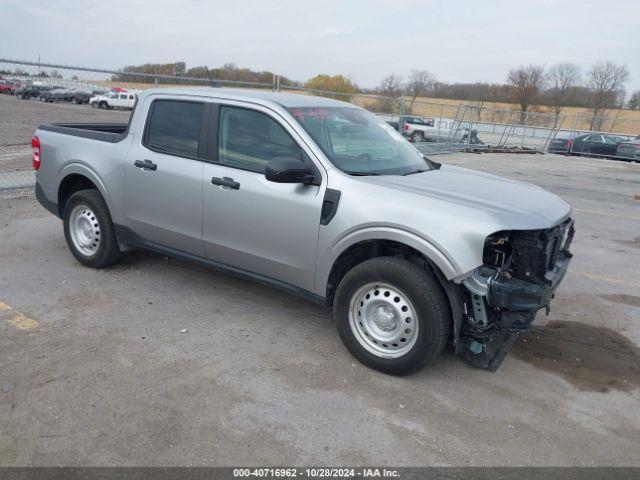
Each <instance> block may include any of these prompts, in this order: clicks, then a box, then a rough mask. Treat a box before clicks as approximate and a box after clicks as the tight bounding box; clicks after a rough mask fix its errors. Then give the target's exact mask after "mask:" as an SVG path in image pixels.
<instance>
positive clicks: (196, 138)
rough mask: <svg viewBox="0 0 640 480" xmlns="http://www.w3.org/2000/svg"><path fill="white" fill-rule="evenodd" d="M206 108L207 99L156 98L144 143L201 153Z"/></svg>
mask: <svg viewBox="0 0 640 480" xmlns="http://www.w3.org/2000/svg"><path fill="white" fill-rule="evenodd" d="M203 112H204V104H203V103H198V102H183V101H175V100H156V101H154V102H153V104H152V105H151V110H150V113H149V115H150V117H149V123H148V125H147V131H146V135H145V142H144V144H145V145H146V146H147V147H149V148H151V149H152V150H157V151H159V152H161V153H167V154H171V155H178V156H182V157H197V156H198V145H199V142H200V130H201V126H202V116H203Z"/></svg>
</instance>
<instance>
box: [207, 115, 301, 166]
mask: <svg viewBox="0 0 640 480" xmlns="http://www.w3.org/2000/svg"><path fill="white" fill-rule="evenodd" d="M218 144H219V151H218V160H219V162H220V163H222V164H224V165H227V166H229V167H234V168H240V169H242V170H249V171H252V172H259V173H264V168H265V166H266V165H267V163H268V162H269V161H270V160H272V159H274V158H276V157H294V158H299V159H301V160H302V159H303V158H304V157H303V154H302V150H301V149H300V147H299V146H298V144H297V143H296V141H295V140H294V139H293V138H291V135H289V134H288V133H287V132H286V130H285V129H284V128H283V127H282V126H281V125H280V124H279V123H278V122H276V121H275V120H274V119H273V118H271V117H269V116H268V115H265V114H264V113H261V112H256V111H254V110H247V109H244V108H235V107H226V106H224V107H222V108H221V111H220V132H219V138H218Z"/></svg>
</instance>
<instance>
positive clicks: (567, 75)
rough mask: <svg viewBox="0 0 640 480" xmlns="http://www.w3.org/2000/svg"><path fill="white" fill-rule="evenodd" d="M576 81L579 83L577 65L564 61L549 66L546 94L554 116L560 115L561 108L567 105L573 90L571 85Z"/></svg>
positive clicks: (575, 83)
mask: <svg viewBox="0 0 640 480" xmlns="http://www.w3.org/2000/svg"><path fill="white" fill-rule="evenodd" d="M578 83H580V68H579V67H578V66H577V65H574V64H573V63H567V62H565V63H557V64H555V65H553V66H552V67H551V68H549V71H548V72H547V84H548V85H549V91H548V95H549V99H550V100H551V103H552V105H553V110H554V112H555V114H556V116H558V115H560V112H562V109H563V108H564V107H566V106H567V105H569V103H570V102H571V100H572V99H571V96H572V93H573V92H574V89H573V88H572V87H575V86H576V85H577V84H578ZM556 122H557V119H556Z"/></svg>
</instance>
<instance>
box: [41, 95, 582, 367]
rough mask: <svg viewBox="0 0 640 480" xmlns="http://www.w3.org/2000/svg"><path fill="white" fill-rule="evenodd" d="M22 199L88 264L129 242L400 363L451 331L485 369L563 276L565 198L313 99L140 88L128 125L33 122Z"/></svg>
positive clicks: (409, 362) (439, 344) (421, 358)
mask: <svg viewBox="0 0 640 480" xmlns="http://www.w3.org/2000/svg"><path fill="white" fill-rule="evenodd" d="M32 146H33V149H34V156H33V165H34V168H35V169H36V171H37V176H36V178H37V184H36V196H37V198H38V200H39V201H40V203H41V204H42V205H43V206H44V207H45V208H47V209H48V210H49V211H51V212H52V213H54V214H55V215H57V216H58V217H60V218H61V219H62V220H63V225H64V235H65V237H66V241H67V244H68V246H69V249H70V250H71V253H72V254H73V255H74V256H75V258H76V259H77V260H78V261H79V262H80V263H82V264H84V265H87V266H90V267H94V268H101V267H107V266H109V265H112V264H114V263H115V262H117V261H118V259H119V258H121V256H122V255H123V254H125V252H128V251H130V250H132V249H135V248H143V249H149V250H154V251H156V252H161V253H163V254H166V255H172V256H175V257H179V258H181V259H185V260H189V261H193V262H197V263H200V264H203V265H208V266H211V267H216V268H219V269H222V270H225V271H227V272H231V273H233V274H237V275H242V276H245V277H249V278H251V279H254V280H257V281H260V282H264V283H266V284H268V285H273V286H276V287H280V288H283V289H285V290H288V291H290V292H293V293H296V294H299V295H302V296H304V297H306V298H308V299H311V300H313V301H316V302H319V303H321V304H324V305H327V306H331V307H332V308H333V315H334V318H335V322H336V325H337V328H338V332H339V334H340V337H341V339H342V340H343V342H344V344H345V345H346V347H347V348H348V349H349V351H350V352H351V353H352V354H353V355H354V356H355V357H356V358H358V359H359V360H360V361H362V362H363V363H365V364H366V365H368V366H370V367H373V368H376V369H378V370H381V371H384V372H388V373H394V374H403V373H408V372H411V371H415V370H417V369H419V368H421V367H423V366H425V365H427V364H429V363H431V362H433V361H434V360H435V359H436V358H437V357H438V356H439V355H440V354H441V353H442V351H443V349H444V348H445V347H446V346H447V345H451V347H452V348H453V349H454V351H455V353H456V354H457V355H459V356H461V357H463V358H465V359H466V360H468V361H469V362H471V363H472V364H473V365H475V366H478V367H482V368H486V369H489V370H495V369H496V368H497V367H498V366H499V365H500V363H501V362H502V360H503V359H504V357H505V355H506V354H507V353H508V352H509V350H510V348H511V346H512V345H513V343H514V341H515V340H516V339H517V338H518V336H520V335H522V334H524V333H526V332H527V331H528V330H529V328H530V326H531V323H532V322H533V320H534V318H535V316H536V312H538V311H539V310H540V309H548V308H549V302H550V300H551V299H552V297H553V294H554V291H555V290H556V288H557V287H558V284H559V282H560V281H561V279H562V277H563V276H564V274H565V271H566V269H567V266H568V264H569V260H570V258H571V253H569V245H570V243H571V238H572V236H573V222H572V220H571V218H570V213H571V207H570V206H569V205H568V204H567V203H565V202H564V201H563V200H561V199H559V198H558V197H556V196H555V195H553V194H551V193H548V192H546V191H545V190H543V189H541V188H539V187H537V186H533V185H528V184H526V183H521V182H517V181H512V180H505V179H502V178H499V177H495V176H492V175H488V174H485V173H480V172H476V171H472V170H466V169H464V168H458V167H454V166H447V165H441V164H439V163H436V162H434V161H432V160H430V159H428V158H425V157H423V156H422V154H420V153H419V152H418V151H417V150H416V149H415V148H414V147H413V146H412V145H411V144H410V143H409V142H407V141H406V140H405V139H404V138H403V137H402V136H401V135H400V134H399V133H398V132H396V131H395V130H394V129H393V128H392V127H391V126H389V125H388V124H387V123H385V122H384V121H383V120H382V119H380V118H378V117H376V116H375V115H373V114H371V113H369V112H367V111H365V110H363V109H361V108H358V107H355V106H353V105H350V104H347V103H343V102H339V101H335V100H331V99H326V98H318V97H310V96H305V95H297V94H285V93H273V92H269V91H262V92H261V91H250V90H232V89H219V88H184V89H183V88H181V89H160V90H147V91H145V92H144V93H142V94H141V95H140V97H139V99H138V102H137V105H136V107H135V109H134V111H133V113H132V115H131V118H130V121H129V123H128V124H126V125H125V124H122V125H120V124H115V125H114V124H53V125H42V126H40V127H39V128H38V130H37V131H36V134H35V136H34V138H33V140H32Z"/></svg>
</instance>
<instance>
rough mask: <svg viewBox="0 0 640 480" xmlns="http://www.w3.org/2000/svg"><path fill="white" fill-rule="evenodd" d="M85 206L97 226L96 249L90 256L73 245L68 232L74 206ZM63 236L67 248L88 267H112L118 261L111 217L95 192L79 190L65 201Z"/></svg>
mask: <svg viewBox="0 0 640 480" xmlns="http://www.w3.org/2000/svg"><path fill="white" fill-rule="evenodd" d="M80 205H85V206H88V207H89V209H91V211H92V212H93V213H94V215H95V217H92V220H94V221H96V222H97V223H98V225H99V238H100V241H99V243H98V248H97V250H96V251H95V253H93V254H92V255H90V256H87V255H85V254H83V253H82V252H81V251H80V250H79V249H78V248H77V247H76V245H75V244H74V242H73V239H72V238H71V235H72V234H71V232H70V216H71V213H72V211H73V210H74V208H75V207H76V206H80ZM62 218H63V224H64V236H65V239H66V240H67V246H68V247H69V250H71V253H72V254H73V256H74V257H76V259H77V260H78V261H79V262H80V263H82V264H83V265H86V266H88V267H93V268H103V267H108V266H110V265H113V264H114V263H116V262H118V260H120V256H121V253H120V250H119V249H118V242H117V239H116V233H115V229H114V228H113V222H112V221H111V215H110V214H109V209H108V208H107V204H106V203H105V202H104V199H103V198H102V195H100V192H98V191H97V190H80V191H78V192H76V193H74V194H73V195H71V197H69V200H67V203H66V204H65V206H64V212H63V216H62Z"/></svg>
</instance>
